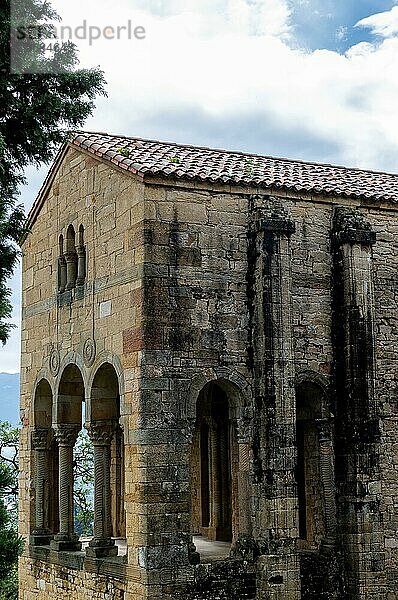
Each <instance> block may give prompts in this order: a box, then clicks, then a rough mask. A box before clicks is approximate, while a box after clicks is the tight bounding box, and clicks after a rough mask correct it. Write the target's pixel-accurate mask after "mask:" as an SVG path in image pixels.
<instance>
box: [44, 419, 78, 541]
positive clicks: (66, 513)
mask: <svg viewBox="0 0 398 600" xmlns="http://www.w3.org/2000/svg"><path fill="white" fill-rule="evenodd" d="M78 433H79V426H77V425H74V424H57V425H55V427H54V434H55V439H56V440H57V442H58V451H59V521H60V523H59V533H57V534H56V535H55V536H54V539H53V541H52V542H51V548H52V549H53V550H80V549H81V543H80V542H79V538H78V536H77V535H76V534H75V532H74V522H73V447H74V445H75V443H76V439H77V434H78Z"/></svg>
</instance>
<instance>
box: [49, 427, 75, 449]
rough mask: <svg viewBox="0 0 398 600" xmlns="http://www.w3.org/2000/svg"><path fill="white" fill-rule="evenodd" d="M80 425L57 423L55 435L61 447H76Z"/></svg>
mask: <svg viewBox="0 0 398 600" xmlns="http://www.w3.org/2000/svg"><path fill="white" fill-rule="evenodd" d="M79 430H80V427H79V425H75V424H69V423H56V424H55V425H54V435H55V439H56V440H57V442H58V444H59V446H74V445H75V443H76V439H77V435H78V433H79Z"/></svg>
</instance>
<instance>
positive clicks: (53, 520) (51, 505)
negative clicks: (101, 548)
mask: <svg viewBox="0 0 398 600" xmlns="http://www.w3.org/2000/svg"><path fill="white" fill-rule="evenodd" d="M52 411H53V394H52V390H51V387H50V384H49V383H48V381H47V380H46V379H42V380H41V381H40V382H39V383H38V385H37V387H36V390H35V394H34V400H33V430H32V450H33V452H34V456H33V461H32V464H33V472H34V473H33V475H34V476H33V480H34V490H35V494H34V512H33V515H32V516H34V520H33V522H34V527H33V528H32V534H31V537H30V543H31V544H33V545H47V544H49V542H50V539H51V537H52V534H53V533H54V532H55V531H58V525H59V519H58V490H57V481H58V453H57V444H56V441H55V439H54V436H53V430H52Z"/></svg>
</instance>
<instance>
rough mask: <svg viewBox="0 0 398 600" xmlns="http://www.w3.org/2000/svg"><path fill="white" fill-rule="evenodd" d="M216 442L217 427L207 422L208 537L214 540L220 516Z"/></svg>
mask: <svg viewBox="0 0 398 600" xmlns="http://www.w3.org/2000/svg"><path fill="white" fill-rule="evenodd" d="M218 458H219V457H218V443H217V427H216V424H215V423H214V422H213V421H211V422H210V424H209V479H210V482H209V484H210V485H209V491H210V502H209V504H210V523H209V539H211V540H215V539H216V537H217V528H218V526H219V517H220V494H219V482H218Z"/></svg>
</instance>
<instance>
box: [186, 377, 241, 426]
mask: <svg viewBox="0 0 398 600" xmlns="http://www.w3.org/2000/svg"><path fill="white" fill-rule="evenodd" d="M211 382H214V383H216V384H217V385H219V386H220V388H221V389H223V390H224V392H225V393H226V394H227V395H228V397H229V400H230V403H231V413H232V414H233V416H234V417H235V418H239V417H240V416H241V415H240V412H241V410H242V409H243V408H244V407H247V406H251V405H252V390H251V387H250V385H249V383H248V382H247V380H246V379H245V378H244V377H243V376H242V375H241V374H240V373H237V372H235V371H229V370H228V369H224V368H222V369H212V368H209V369H205V370H203V371H202V372H201V373H200V374H199V375H197V376H196V377H194V378H193V379H192V381H191V383H190V386H189V389H188V393H187V395H186V402H185V406H184V415H183V416H185V417H186V418H188V419H189V420H190V421H194V420H195V419H196V404H197V401H198V397H199V394H200V392H201V391H202V390H203V389H204V388H205V386H206V385H208V384H209V383H211Z"/></svg>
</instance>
